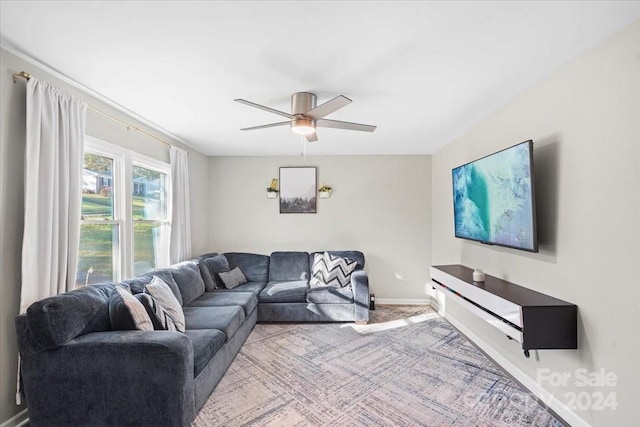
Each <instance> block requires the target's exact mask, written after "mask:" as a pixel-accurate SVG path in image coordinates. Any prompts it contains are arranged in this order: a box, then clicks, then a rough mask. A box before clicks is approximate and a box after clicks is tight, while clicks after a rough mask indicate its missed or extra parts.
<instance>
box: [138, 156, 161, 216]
mask: <svg viewBox="0 0 640 427" xmlns="http://www.w3.org/2000/svg"><path fill="white" fill-rule="evenodd" d="M132 177H133V185H132V189H133V195H132V201H133V206H132V211H133V219H134V221H135V220H140V219H147V220H165V219H167V175H166V174H164V173H162V172H158V171H155V170H152V169H147V168H144V167H142V166H133V174H132Z"/></svg>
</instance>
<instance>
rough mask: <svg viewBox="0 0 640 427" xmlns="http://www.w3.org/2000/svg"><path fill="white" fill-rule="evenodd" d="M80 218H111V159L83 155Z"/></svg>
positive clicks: (89, 154)
mask: <svg viewBox="0 0 640 427" xmlns="http://www.w3.org/2000/svg"><path fill="white" fill-rule="evenodd" d="M82 219H86V220H99V219H113V159H110V158H108V157H104V156H99V155H97V154H91V153H87V154H85V155H84V168H83V170H82Z"/></svg>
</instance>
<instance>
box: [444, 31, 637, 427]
mask: <svg viewBox="0 0 640 427" xmlns="http://www.w3.org/2000/svg"><path fill="white" fill-rule="evenodd" d="M527 139H533V140H534V147H535V148H534V162H535V168H536V174H535V178H536V180H537V182H536V183H537V189H536V190H537V196H538V197H537V203H538V210H537V211H538V217H539V235H540V253H539V254H529V253H525V252H520V251H515V250H509V249H500V248H496V247H490V248H489V247H487V246H483V245H480V244H475V243H470V242H466V241H461V240H457V239H455V238H454V237H453V229H452V227H453V226H452V224H453V218H452V216H453V213H452V210H451V209H450V204H451V168H453V167H455V166H458V165H460V164H463V163H466V162H468V161H470V160H473V159H475V158H477V157H480V156H483V155H486V154H489V153H491V152H493V151H495V150H498V149H501V148H504V147H507V146H509V145H512V144H515V143H518V142H521V141H524V140H527ZM432 162H433V189H432V194H433V199H432V205H433V214H432V229H433V249H432V251H433V262H434V263H436V264H438V263H461V264H464V265H467V266H471V267H477V268H483V269H484V270H485V271H487V272H488V273H489V274H492V275H495V276H498V277H501V278H505V279H507V280H509V281H512V282H514V283H517V284H520V285H523V286H526V287H528V288H531V289H535V290H537V291H540V292H544V293H547V294H549V295H552V296H555V297H558V298H561V299H564V300H567V301H570V302H572V303H575V304H577V305H578V310H579V325H578V331H579V342H578V347H579V349H578V350H567V351H560V350H555V351H550V350H547V351H539V352H535V353H536V354H532V357H531V359H525V358H524V357H523V355H522V351H521V350H520V348H519V346H518V344H517V343H516V342H510V341H508V340H507V339H506V338H505V336H504V335H502V334H500V333H499V332H498V331H497V330H496V329H493V328H492V327H490V326H488V325H487V324H485V323H483V322H478V321H477V318H475V317H474V316H472V315H470V314H469V313H468V312H466V311H465V310H464V309H462V308H461V307H460V306H457V305H456V304H453V303H450V300H449V299H447V312H448V314H449V315H451V316H453V317H454V318H456V319H458V320H459V321H461V322H462V324H463V325H465V327H467V328H468V329H469V330H470V331H472V332H473V333H474V334H476V335H477V336H479V337H480V338H481V339H482V340H483V341H485V342H486V343H488V344H489V345H490V346H491V347H492V348H494V349H495V350H497V351H498V352H499V353H500V354H501V355H502V356H504V357H506V358H507V359H508V361H509V362H511V363H513V364H514V365H516V366H517V368H519V369H520V370H522V371H524V372H525V373H526V374H527V375H528V376H529V377H530V378H532V379H534V380H535V379H536V372H537V371H536V370H537V369H538V368H550V369H551V370H552V371H554V372H568V373H571V374H572V375H575V370H576V369H577V368H586V369H588V370H589V371H597V370H598V369H600V368H604V369H605V370H606V371H610V372H613V373H615V374H616V375H617V376H618V384H617V386H616V387H615V388H604V389H598V388H584V387H578V386H576V384H575V377H573V379H570V380H569V381H568V385H567V387H557V388H554V387H551V386H550V385H549V384H548V383H544V384H542V385H543V387H544V388H545V389H546V390H547V391H549V392H551V393H553V395H554V396H555V397H556V398H558V399H560V400H561V401H563V402H565V403H566V396H565V395H564V393H567V392H569V393H571V392H575V393H581V392H585V391H586V392H588V393H593V392H597V391H601V392H606V393H605V395H606V394H608V393H609V392H610V391H613V392H615V393H616V397H617V400H618V404H619V406H618V408H617V409H616V410H604V411H598V410H579V411H577V414H578V415H579V416H580V417H582V418H583V419H584V420H585V421H587V422H588V423H589V424H592V425H594V426H614V425H631V424H633V423H636V422H637V418H638V395H640V368H639V367H638V357H639V355H640V334H639V333H638V327H639V326H640V310H639V309H638V301H639V298H640V291H639V289H640V287H639V286H638V283H639V278H640V167H639V162H640V22H636V23H635V24H634V25H632V26H631V27H629V28H627V29H626V30H624V31H623V32H622V33H620V34H618V35H616V36H615V37H613V38H612V39H610V40H608V41H607V42H605V43H604V44H602V45H600V46H599V47H598V48H596V49H595V50H593V51H591V52H590V53H588V54H586V55H583V56H581V57H579V58H577V59H575V60H573V61H572V62H570V63H569V64H567V65H566V66H565V67H563V68H562V69H560V70H559V71H557V72H555V73H553V74H552V75H551V76H550V77H549V78H548V79H546V80H544V81H543V82H541V83H539V84H537V85H535V86H533V87H531V88H530V89H529V90H527V91H525V92H524V93H523V94H521V95H520V96H518V97H517V98H515V99H514V100H513V101H512V102H510V103H509V104H508V105H506V106H505V107H504V108H502V109H501V110H500V111H498V112H496V113H495V114H493V115H491V116H490V117H489V118H488V119H486V120H484V121H483V122H482V123H480V124H479V125H478V126H476V127H475V128H474V129H472V130H471V131H470V132H468V133H467V134H466V135H464V136H463V137H461V138H459V139H458V140H457V141H455V142H454V143H452V144H449V145H448V146H446V147H445V148H444V149H442V150H440V151H439V152H437V153H436V154H435V155H434V156H433V159H432Z"/></svg>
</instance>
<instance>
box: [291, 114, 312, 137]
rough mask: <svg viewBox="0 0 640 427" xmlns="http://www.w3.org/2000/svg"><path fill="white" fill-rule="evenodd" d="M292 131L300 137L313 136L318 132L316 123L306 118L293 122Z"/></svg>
mask: <svg viewBox="0 0 640 427" xmlns="http://www.w3.org/2000/svg"><path fill="white" fill-rule="evenodd" d="M291 130H292V131H293V132H294V133H297V134H298V135H311V134H312V133H314V132H315V131H316V123H315V122H314V121H313V120H312V119H308V118H306V117H303V118H297V119H295V120H293V121H292V122H291Z"/></svg>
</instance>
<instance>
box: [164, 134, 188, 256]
mask: <svg viewBox="0 0 640 427" xmlns="http://www.w3.org/2000/svg"><path fill="white" fill-rule="evenodd" d="M171 187H172V193H173V200H172V204H171V205H172V214H171V243H170V245H169V254H170V260H171V263H172V264H175V263H177V262H181V261H184V260H187V259H189V258H191V213H190V212H191V209H190V204H189V155H188V154H187V152H186V151H184V150H181V149H179V148H177V147H173V146H172V147H171Z"/></svg>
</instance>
